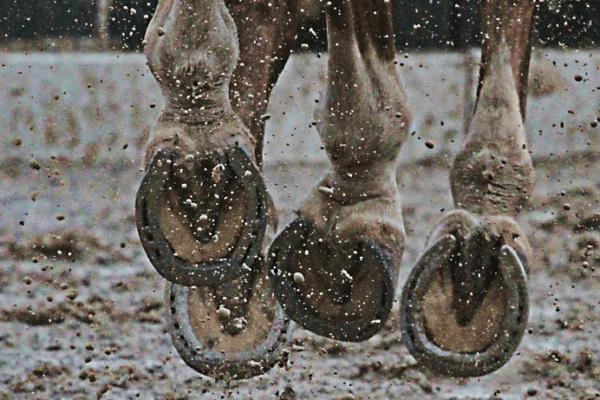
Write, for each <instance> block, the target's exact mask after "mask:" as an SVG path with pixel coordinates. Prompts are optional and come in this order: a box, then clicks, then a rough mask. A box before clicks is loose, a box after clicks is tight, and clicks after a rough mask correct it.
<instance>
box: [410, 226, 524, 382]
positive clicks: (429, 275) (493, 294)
mask: <svg viewBox="0 0 600 400" xmlns="http://www.w3.org/2000/svg"><path fill="white" fill-rule="evenodd" d="M457 249H458V247H457V240H456V237H454V236H453V235H445V236H443V237H441V238H440V239H439V240H438V241H437V242H436V243H435V244H434V245H432V246H431V247H430V248H429V249H427V251H426V252H425V253H424V254H423V255H422V256H421V258H420V259H419V260H418V261H417V263H416V265H415V267H414V268H413V270H412V272H411V274H410V276H409V278H408V280H407V283H406V285H405V286H404V289H403V291H402V298H401V304H400V322H401V328H402V340H403V342H404V344H405V345H406V347H407V348H408V350H409V351H410V353H411V354H412V355H413V356H414V357H415V359H416V360H417V361H418V362H419V364H420V365H422V366H423V367H425V368H427V369H429V370H432V371H434V372H436V373H439V374H442V375H447V376H453V377H476V376H482V375H486V374H489V373H491V372H494V371H496V370H497V369H499V368H500V367H502V366H503V365H504V364H505V363H506V362H507V361H508V360H509V359H510V358H511V356H512V355H513V353H514V352H515V350H516V349H517V347H518V345H519V343H520V342H521V339H522V337H523V334H524V332H525V328H526V326H527V320H528V315H529V300H528V294H527V282H526V280H527V275H526V272H525V269H524V267H523V264H522V261H521V260H520V257H519V256H518V255H517V253H516V252H515V250H514V249H513V248H512V247H511V246H509V245H502V246H501V247H500V249H499V250H498V262H497V265H498V268H497V271H498V272H497V273H496V276H495V277H494V279H493V280H492V282H491V284H490V286H489V287H488V288H487V289H485V296H484V297H483V300H482V301H481V303H480V305H479V306H478V308H477V310H476V311H475V312H474V315H473V316H472V318H470V319H469V321H468V322H465V321H461V318H459V316H458V312H457V310H456V309H455V307H453V299H454V295H455V291H454V288H453V283H452V278H451V274H452V271H451V268H452V265H453V263H452V262H451V260H452V258H453V257H459V256H460V255H459V254H457ZM458 267H459V268H464V265H463V264H458ZM475 273H477V271H473V274H475Z"/></svg>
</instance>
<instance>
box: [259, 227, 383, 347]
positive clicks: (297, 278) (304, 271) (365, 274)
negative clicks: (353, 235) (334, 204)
mask: <svg viewBox="0 0 600 400" xmlns="http://www.w3.org/2000/svg"><path fill="white" fill-rule="evenodd" d="M393 263H394V261H393V258H392V255H391V254H389V253H388V252H387V251H386V250H385V249H384V248H383V247H382V246H381V245H380V244H379V243H377V242H376V241H364V242H358V243H347V244H335V243H329V242H327V241H326V240H325V239H323V238H319V237H318V236H317V235H316V234H315V233H314V229H313V228H312V224H311V223H310V222H309V221H307V220H306V219H304V218H298V219H296V220H295V221H294V222H292V223H291V224H290V225H289V226H288V227H286V229H285V230H284V231H283V232H282V233H281V234H280V235H279V236H278V237H277V238H276V239H275V241H274V242H273V244H272V245H271V248H270V250H269V258H268V262H267V265H268V267H269V272H270V274H271V275H270V276H271V279H272V280H273V283H274V286H275V293H276V295H277V298H278V300H279V302H280V304H281V305H282V307H283V309H284V310H285V312H286V313H287V315H289V316H290V318H292V319H293V320H294V321H295V322H296V323H298V324H299V325H300V326H302V327H303V328H305V329H308V330H310V331H311V332H313V333H315V334H317V335H321V336H324V337H327V338H330V339H335V340H342V341H347V342H360V341H363V340H367V339H369V338H370V337H372V336H373V335H375V334H376V333H377V332H379V330H381V328H382V326H383V324H384V323H385V321H386V320H387V319H388V317H389V315H390V312H391V309H392V302H393V298H394V293H395V290H394V289H395V288H394V286H393V281H394V280H393V273H392V271H393V270H394V268H393Z"/></svg>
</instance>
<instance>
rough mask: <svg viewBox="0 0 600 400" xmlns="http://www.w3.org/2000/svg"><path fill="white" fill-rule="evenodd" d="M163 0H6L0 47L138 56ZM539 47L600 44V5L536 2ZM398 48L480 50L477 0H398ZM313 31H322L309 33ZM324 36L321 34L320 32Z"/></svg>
mask: <svg viewBox="0 0 600 400" xmlns="http://www.w3.org/2000/svg"><path fill="white" fill-rule="evenodd" d="M157 3H158V0H149V1H148V0H64V1H59V2H56V1H54V0H36V1H30V0H2V1H1V2H0V15H1V17H0V46H2V47H0V48H3V49H4V50H17V49H27V48H31V49H36V50H92V51H107V50H111V51H139V50H140V46H141V42H142V39H143V37H144V32H145V30H146V26H147V25H148V23H149V21H150V19H151V18H152V14H153V12H154V9H155V8H156V4H157ZM537 8H538V10H537V23H536V37H537V39H538V40H539V42H540V44H541V45H543V46H549V47H561V48H565V47H567V48H589V47H595V46H597V45H598V43H600V24H599V23H598V15H600V2H598V1H594V0H547V1H541V2H538V4H537ZM132 10H134V11H132ZM298 10H299V12H301V13H303V14H305V15H306V20H305V22H304V24H303V25H302V26H301V27H300V29H299V31H298V43H307V44H309V45H310V48H311V49H314V50H322V49H324V48H325V35H324V32H325V16H324V14H323V13H322V12H321V7H320V2H319V1H318V0H301V1H298ZM393 10H394V26H395V30H396V43H397V45H398V48H400V49H421V50H426V49H449V48H465V47H469V46H478V45H479V41H480V35H479V32H480V21H479V16H478V13H477V5H476V1H475V0H459V1H457V0H435V1H434V0H394V1H393ZM309 28H313V30H314V31H315V32H317V33H318V35H317V37H316V38H315V36H313V35H310V34H308V30H309ZM320 33H322V34H320Z"/></svg>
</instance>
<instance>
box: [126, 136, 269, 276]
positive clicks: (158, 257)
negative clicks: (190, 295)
mask: <svg viewBox="0 0 600 400" xmlns="http://www.w3.org/2000/svg"><path fill="white" fill-rule="evenodd" d="M181 158H182V155H181V153H180V152H179V151H178V150H176V149H172V148H170V149H162V150H159V151H158V152H157V154H156V155H155V157H154V158H153V159H152V161H151V163H150V165H149V167H148V169H147V172H146V175H145V176H144V178H143V179H142V182H141V184H140V187H139V189H138V192H137V197H136V202H135V209H136V223H137V229H138V234H139V237H140V240H141V242H142V246H143V248H144V251H145V252H146V254H147V256H148V258H149V260H150V262H151V263H152V265H153V266H154V268H155V269H156V271H157V272H158V273H159V274H160V275H162V276H163V277H164V278H165V279H167V280H168V281H169V282H172V283H174V284H177V285H183V286H214V285H218V284H221V283H223V282H228V281H231V280H233V279H235V278H237V277H239V276H241V275H242V274H243V273H244V272H246V271H247V269H248V268H249V267H248V266H251V265H254V260H255V259H256V257H257V256H258V255H259V254H260V249H261V246H262V241H263V238H264V235H265V230H266V226H267V216H268V195H267V191H266V187H265V184H264V182H263V180H262V177H261V174H260V172H259V171H258V168H257V167H256V165H255V164H254V163H253V162H252V159H251V158H250V156H249V155H248V154H247V153H246V151H245V150H244V149H242V148H240V147H233V148H230V149H227V150H226V151H225V155H224V157H223V161H224V164H225V165H223V166H224V168H227V169H228V171H227V172H228V173H229V176H232V178H231V180H232V182H224V183H223V185H227V184H230V183H233V184H239V185H241V188H242V198H243V204H244V206H245V207H246V210H245V213H244V215H243V221H242V222H241V223H243V226H242V227H241V228H240V232H239V234H238V236H237V238H236V242H235V244H234V246H232V248H231V249H229V251H228V252H227V254H224V255H223V257H219V258H218V259H213V260H204V261H202V260H201V261H198V260H190V259H186V258H185V257H183V256H180V255H178V254H177V253H176V251H175V249H174V247H175V246H176V245H177V244H178V243H174V242H173V241H170V240H169V239H168V238H167V236H168V235H167V234H166V232H165V229H166V228H165V226H163V222H164V219H163V220H161V216H160V212H159V210H161V207H163V208H164V206H165V203H166V190H167V189H166V188H167V185H168V184H169V183H172V182H170V181H169V176H170V172H171V168H173V165H174V163H175V160H178V159H181ZM216 158H217V159H218V157H216ZM213 159H214V158H213ZM202 161H211V159H210V158H204V159H201V160H195V161H193V162H194V164H195V166H198V165H199V163H200V162H202ZM219 165H222V164H219ZM196 183H197V182H196ZM209 195H210V193H209V194H206V193H204V196H205V197H206V196H209ZM177 200H178V201H177V203H183V199H181V198H178V199H177ZM211 211H212V210H211ZM221 217H222V213H219V214H218V217H217V221H216V224H218V223H219V221H218V219H219V218H221ZM179 225H182V224H179ZM176 229H179V227H178V228H176ZM184 229H185V228H184ZM193 233H194V232H192V234H193ZM187 242H189V244H190V245H191V246H194V245H202V244H203V245H204V246H205V248H208V249H210V246H211V245H210V244H208V245H207V244H206V240H201V239H199V238H198V237H196V236H193V237H192V238H191V239H189V240H188V241H187ZM215 246H216V245H215Z"/></svg>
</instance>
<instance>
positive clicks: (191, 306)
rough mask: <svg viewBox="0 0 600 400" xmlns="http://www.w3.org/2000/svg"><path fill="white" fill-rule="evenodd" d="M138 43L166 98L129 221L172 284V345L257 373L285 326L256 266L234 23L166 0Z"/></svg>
mask: <svg viewBox="0 0 600 400" xmlns="http://www.w3.org/2000/svg"><path fill="white" fill-rule="evenodd" d="M145 40H146V56H147V59H148V65H149V67H150V69H151V71H152V73H153V74H154V76H155V78H156V80H157V81H158V83H159V84H160V86H161V87H162V89H163V93H164V94H165V96H166V98H167V102H166V105H165V109H164V110H163V113H162V115H161V117H160V120H159V121H158V123H157V125H156V127H155V128H154V130H153V132H152V134H151V137H150V141H149V143H148V146H147V150H146V175H145V176H144V178H143V180H142V183H141V185H140V188H139V190H138V194H137V198H136V217H137V226H138V231H139V235H140V239H141V241H142V245H143V247H144V250H145V251H146V254H147V255H148V258H149V259H150V261H151V263H152V265H153V266H154V267H155V268H156V270H157V271H158V272H159V273H160V274H161V275H162V276H164V277H165V278H166V279H167V280H168V281H169V285H168V288H167V296H166V298H167V303H168V305H169V306H168V309H169V324H170V326H169V328H170V331H171V336H172V339H173V343H174V345H175V347H176V349H177V350H178V352H179V354H180V355H181V356H182V358H183V359H184V361H185V362H186V363H187V364H188V365H190V366H191V367H193V368H194V369H196V370H197V371H199V372H201V373H203V374H205V375H209V376H212V377H215V378H219V377H222V378H229V379H241V378H248V377H250V376H254V375H257V374H261V373H264V372H265V371H266V370H268V369H269V368H271V367H272V366H273V365H274V364H275V362H276V360H277V359H278V357H279V356H280V355H281V354H282V350H283V347H284V346H285V345H286V344H289V340H290V338H291V331H290V324H289V320H288V319H287V318H286V317H285V315H284V313H283V310H282V309H281V307H279V305H278V304H277V301H276V299H275V297H274V295H273V293H272V290H271V283H270V281H269V280H268V279H267V273H266V268H264V267H263V262H262V260H263V257H262V255H261V253H262V251H263V249H264V247H263V246H264V237H265V232H266V230H267V228H270V229H274V226H273V224H271V226H268V222H269V218H268V216H269V204H270V201H269V198H268V194H267V192H266V188H265V184H264V182H263V179H262V175H261V173H260V170H259V168H258V167H257V163H256V157H255V154H256V153H257V151H256V148H255V140H254V138H253V136H252V135H251V133H250V132H249V130H248V129H247V128H246V126H245V125H244V123H243V122H242V120H241V118H240V117H239V116H238V115H237V114H236V113H235V112H234V111H233V108H232V106H231V104H230V99H229V86H230V81H231V77H232V74H233V71H234V68H235V66H236V63H237V61H238V56H239V45H238V38H237V32H236V26H235V23H234V20H233V19H232V17H231V15H230V14H229V12H228V10H227V8H226V6H225V3H224V1H223V0H161V1H160V3H159V5H158V8H157V10H156V13H155V15H154V17H153V19H152V21H151V23H150V26H149V27H148V31H147V33H146V39H145ZM250 61H251V59H250ZM250 61H248V62H250ZM255 63H256V64H257V65H258V64H259V60H255ZM254 66H255V65H254V63H253V64H251V65H248V66H247V67H248V68H252V67H254ZM249 81H250V84H251V83H253V79H252V78H251V79H250V80H249ZM242 108H243V107H242ZM270 221H271V222H272V219H271V220H270Z"/></svg>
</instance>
